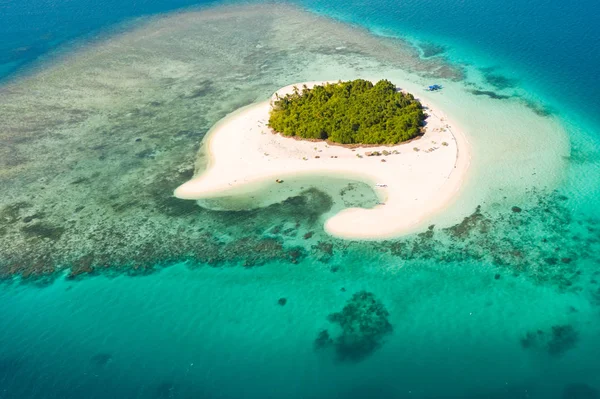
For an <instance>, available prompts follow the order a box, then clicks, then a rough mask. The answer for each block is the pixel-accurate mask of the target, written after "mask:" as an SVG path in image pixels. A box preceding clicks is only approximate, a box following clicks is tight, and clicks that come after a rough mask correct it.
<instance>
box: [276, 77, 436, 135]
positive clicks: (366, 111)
mask: <svg viewBox="0 0 600 399" xmlns="http://www.w3.org/2000/svg"><path fill="white" fill-rule="evenodd" d="M424 122H425V113H424V112H423V107H422V106H421V103H420V102H419V101H418V100H416V99H415V98H414V97H413V95H412V94H410V93H404V92H402V91H399V90H397V89H396V86H394V84H393V83H392V82H390V81H389V80H380V81H379V82H377V83H376V84H373V83H372V82H370V81H368V80H363V79H356V80H353V81H349V82H341V81H340V82H337V83H326V84H324V85H316V86H314V87H312V88H309V87H308V86H306V85H303V87H302V91H300V90H299V89H298V87H297V86H296V87H294V91H293V92H292V93H288V94H286V95H284V96H282V97H279V96H278V95H276V101H274V103H273V108H272V109H271V113H270V116H269V127H271V128H272V129H273V130H274V131H275V132H277V133H281V134H283V135H284V136H294V137H298V138H303V139H313V140H327V141H330V142H332V143H338V144H370V145H376V144H398V143H401V142H403V141H407V140H410V139H413V138H415V137H417V136H418V135H420V134H421V128H422V127H423V124H424Z"/></svg>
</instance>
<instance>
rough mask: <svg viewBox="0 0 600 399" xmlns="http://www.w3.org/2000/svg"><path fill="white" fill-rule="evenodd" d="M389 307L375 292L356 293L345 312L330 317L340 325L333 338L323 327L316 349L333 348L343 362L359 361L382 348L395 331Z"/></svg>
mask: <svg viewBox="0 0 600 399" xmlns="http://www.w3.org/2000/svg"><path fill="white" fill-rule="evenodd" d="M388 318H389V313H388V311H387V310H386V308H385V306H384V305H383V304H382V303H381V302H380V301H379V300H378V299H377V298H376V297H375V295H374V294H373V293H371V292H367V291H360V292H357V293H355V294H354V295H352V298H350V299H349V300H348V302H347V303H346V306H344V308H343V309H342V311H341V312H336V313H332V314H330V315H329V316H328V318H327V319H328V320H329V321H330V322H331V323H333V324H336V325H337V326H339V329H340V331H339V333H338V334H337V335H335V336H334V337H333V338H332V337H331V336H330V334H329V332H328V330H322V331H320V332H319V334H318V335H317V338H316V339H315V342H314V346H315V349H325V348H328V347H333V348H334V350H335V354H336V358H337V360H339V361H350V362H357V361H361V360H363V359H365V358H366V357H367V356H369V355H370V354H372V353H373V352H374V351H375V350H376V349H378V348H379V347H381V345H382V344H383V340H384V338H385V336H386V335H388V334H390V333H391V332H392V330H393V328H392V325H391V324H390V322H389V320H388Z"/></svg>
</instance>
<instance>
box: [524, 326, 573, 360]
mask: <svg viewBox="0 0 600 399" xmlns="http://www.w3.org/2000/svg"><path fill="white" fill-rule="evenodd" d="M578 339H579V333H578V332H577V330H575V328H574V327H573V326H571V325H568V324H567V325H555V326H552V328H550V330H549V331H544V330H537V331H529V332H528V333H527V334H526V335H525V337H524V338H522V339H521V346H522V347H523V348H524V349H538V350H544V351H546V352H547V353H548V354H549V355H552V356H559V355H562V354H564V353H565V352H567V351H569V350H571V349H573V348H574V347H575V346H576V345H577V341H578Z"/></svg>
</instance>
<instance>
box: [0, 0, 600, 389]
mask: <svg viewBox="0 0 600 399" xmlns="http://www.w3.org/2000/svg"><path fill="white" fill-rule="evenodd" d="M231 3H235V2H227V4H231ZM293 3H294V4H297V5H299V6H300V7H302V8H306V9H308V10H309V11H311V12H314V13H317V14H321V15H325V16H329V17H332V18H335V19H337V20H340V21H343V22H347V23H350V24H353V25H357V26H361V27H363V28H366V29H367V30H369V31H371V32H373V33H374V34H378V35H385V36H397V37H400V38H403V39H405V40H406V41H408V42H409V43H411V44H413V45H414V46H415V47H416V48H417V49H418V50H419V51H420V52H421V55H422V57H423V58H431V57H446V59H447V60H448V61H449V62H450V63H453V64H455V65H467V66H469V68H472V69H475V70H478V71H480V72H481V73H482V74H483V76H484V77H485V79H486V82H485V83H486V84H487V85H488V87H490V88H492V89H494V90H496V91H497V92H499V93H509V94H510V93H511V92H512V91H521V92H523V91H524V92H526V93H527V94H528V95H529V96H530V98H534V99H536V100H538V101H539V102H540V103H542V104H544V106H547V107H548V109H551V110H552V112H554V113H556V114H557V115H560V116H561V117H562V119H563V123H564V125H565V126H566V127H567V130H568V132H569V133H571V132H573V133H574V135H573V136H572V140H573V141H572V143H571V144H572V145H573V147H574V148H578V146H580V145H581V146H583V145H584V144H586V145H587V144H589V143H590V142H591V143H593V144H592V145H588V146H587V147H585V148H586V153H585V156H583V155H581V156H582V157H584V158H585V161H586V162H590V161H591V162H590V164H593V165H596V166H593V168H591V167H590V168H591V169H589V170H592V169H593V170H594V171H595V172H594V173H593V174H590V175H589V176H591V177H590V178H591V179H595V178H597V176H598V174H597V173H598V167H597V165H598V159H599V157H600V155H599V153H598V152H597V149H598V148H600V146H599V145H598V142H600V127H599V126H600V81H599V80H598V69H599V67H600V29H599V27H600V2H598V0H580V1H577V2H562V1H561V2H559V1H556V0H546V1H542V0H532V1H527V2H523V1H516V0H429V1H426V0H406V1H399V0H394V1H390V0H372V1H369V2H364V1H357V0H343V1H340V0H298V1H295V2H293ZM218 4H220V2H219V1H217V0H215V1H206V2H204V1H201V2H198V1H190V0H170V1H166V0H138V1H132V2H123V1H116V0H19V1H15V0H0V84H3V83H6V82H10V81H12V80H13V79H16V78H17V77H19V76H21V75H26V73H27V72H29V71H31V70H36V69H39V68H43V65H44V62H45V61H46V59H47V58H48V57H49V56H51V55H52V54H54V53H55V52H60V51H62V50H63V49H65V48H66V49H69V46H70V44H71V43H85V41H86V40H88V39H93V38H94V37H96V36H100V35H102V34H103V33H105V32H110V31H112V30H113V29H114V28H115V27H118V29H124V30H126V25H122V23H127V22H128V21H132V20H134V19H135V18H138V17H142V16H149V15H155V14H156V15H158V14H162V13H168V12H170V11H175V10H179V9H185V8H187V7H197V6H201V7H208V6H213V5H218ZM124 26H125V27H124ZM68 51H69V50H67V52H68ZM229 111H231V110H229ZM0 129H2V115H1V114H0ZM589 149H592V150H589ZM590 151H591V152H590ZM586 165H587V164H586ZM581 170H586V169H581ZM586 178H587V176H578V180H577V182H580V181H584V180H585V179H586ZM598 183H600V182H598ZM586 185H587V186H589V190H588V191H586V192H585V193H582V192H577V193H576V194H574V195H573V197H577V199H578V200H579V202H577V203H576V204H575V205H572V206H571V205H565V207H566V208H569V207H571V208H570V209H569V210H584V211H587V209H588V207H589V209H595V211H594V212H596V213H595V214H594V216H597V204H598V198H596V197H595V195H596V194H597V192H598V184H596V183H594V181H591V182H590V181H587V182H586ZM565 186H566V187H570V186H569V183H567V184H565ZM573 186H577V184H575V183H574V184H573ZM578 187H579V186H578ZM586 193H587V194H588V195H589V197H586ZM590 193H591V195H590ZM519 212H520V210H519ZM548 218H549V219H550V218H551V217H548ZM591 218H592V217H591V216H590V218H589V219H591ZM587 219H588V218H581V220H582V221H583V220H587ZM235 220H236V219H234V222H235ZM561 223H562V222H561ZM590 223H591V222H590ZM580 225H582V224H581V223H580ZM536 226H537V225H536ZM585 226H587V230H585V229H584V227H581V229H582V231H583V230H585V231H584V232H582V233H581V235H576V237H573V240H575V241H577V240H580V241H577V242H578V243H579V244H577V245H575V247H576V248H577V246H578V245H579V246H580V247H579V248H581V251H582V252H585V251H587V249H589V248H591V245H592V243H593V245H596V243H597V238H598V232H597V230H596V227H592V224H590V225H587V224H586V225H585ZM555 227H556V226H554V227H553V228H555ZM535 228H538V227H535ZM545 228H548V231H550V230H549V229H550V228H549V227H544V226H543V225H542V227H540V229H541V230H543V229H545ZM543 233H544V234H545V232H543ZM549 234H550V233H549ZM586 234H587V235H586ZM588 235H589V237H588ZM592 236H593V237H592ZM535 237H537V236H535ZM581 237H584V238H586V237H588V238H589V240H588V241H586V240H585V239H581ZM592 239H593V240H595V241H592ZM0 250H1V249H0ZM556 251H557V252H558V251H559V249H556ZM340 252H341V251H340ZM359 252H360V251H359ZM363 256H364V257H363ZM380 256H381V258H382V259H383V255H380V253H379V252H378V251H377V250H376V249H372V248H371V252H369V253H368V254H360V253H358V254H357V253H353V252H352V251H351V250H350V251H347V252H344V253H343V254H341V253H338V252H336V253H335V255H334V258H335V257H339V260H340V263H343V266H342V269H341V272H338V270H337V269H336V270H334V272H335V273H329V272H327V273H325V274H319V272H318V271H316V272H315V276H318V278H319V279H322V280H319V283H322V284H314V281H312V277H311V275H307V272H304V273H303V272H302V271H300V270H298V269H294V268H293V267H292V268H289V269H287V268H285V267H283V266H281V267H277V265H276V263H277V262H274V263H273V264H272V265H267V266H263V267H262V268H251V269H242V268H234V267H224V268H208V267H207V268H198V269H194V270H192V271H190V270H188V269H187V268H186V267H185V266H184V265H177V266H173V267H171V268H167V269H165V270H162V271H161V272H159V273H155V274H152V275H150V276H144V277H140V276H135V277H129V276H127V275H126V273H125V274H121V275H119V276H118V277H114V278H109V277H106V276H98V277H92V278H88V279H83V280H82V281H70V280H66V279H63V278H59V279H57V281H54V282H53V283H52V284H48V285H44V286H38V285H33V284H23V285H19V284H1V285H0V399H8V398H11V399H13V398H21V399H30V398H32V399H33V398H57V399H58V398H243V397H248V398H283V397H287V398H315V399H316V398H325V397H328V398H386V399H387V398H412V397H414V398H418V399H433V398H439V399H442V398H456V399H459V398H464V399H476V398H479V399H510V398H536V399H537V398H549V399H552V398H562V399H592V398H599V397H600V393H599V392H600V391H599V390H600V363H598V357H599V356H600V335H599V334H600V307H598V303H600V291H595V292H596V296H597V297H594V298H592V299H590V296H589V295H588V291H585V289H582V291H580V292H577V291H569V290H568V288H567V289H565V290H562V289H563V288H564V287H562V288H561V289H559V290H557V289H556V285H560V284H558V283H557V284H556V285H553V286H550V285H549V284H548V285H544V283H543V282H542V283H540V282H539V281H537V282H535V283H531V284H530V282H527V283H523V282H514V281H512V280H510V279H509V278H505V276H504V274H503V275H502V278H500V276H499V274H496V278H495V279H494V274H495V272H494V270H495V269H492V266H490V265H489V264H485V265H484V264H483V263H482V264H481V265H480V264H479V263H478V262H477V261H476V260H474V259H473V258H470V259H467V260H465V261H464V262H461V261H458V262H453V261H452V260H448V261H446V260H444V261H439V262H437V263H436V262H427V261H423V262H422V263H423V264H422V265H421V264H418V263H416V264H412V263H411V264H410V265H409V266H407V267H405V268H403V269H401V270H400V271H392V270H388V269H386V270H385V271H384V272H381V273H379V272H380V271H379V270H376V267H375V266H374V265H375V264H376V262H377V259H379V257H380ZM367 257H368V259H369V260H366V259H367ZM573 258H574V259H575V258H576V254H575V255H573ZM336 259H337V258H336ZM457 259H458V257H457ZM581 259H582V266H581V268H582V269H583V270H585V272H584V273H588V274H589V275H590V276H592V277H590V278H591V280H590V279H588V275H587V274H586V279H587V280H586V282H590V284H596V283H597V281H596V278H598V277H597V274H598V273H597V272H596V271H595V270H596V269H597V268H598V264H597V263H595V262H596V261H595V260H590V259H591V258H585V257H584V256H583V255H582V256H581ZM594 259H597V258H594ZM545 261H546V263H547V265H546V266H547V267H553V266H556V263H557V262H556V259H554V258H551V259H550V260H549V259H545ZM561 261H562V262H563V263H565V264H566V263H569V262H571V259H570V258H565V257H563V258H562V259H561ZM418 262H421V260H418ZM540 262H541V263H544V262H543V261H542V260H540ZM314 263H315V264H317V263H318V262H316V261H315V262H314ZM558 263H559V265H560V264H561V263H560V261H559V262H558ZM274 265H275V266H274ZM301 265H302V266H306V267H307V268H308V269H310V267H311V266H310V265H312V263H311V260H310V259H305V260H303V261H302V262H301ZM288 266H289V265H288ZM421 266H422V268H420V267H421ZM480 266H481V267H480ZM316 268H317V266H315V270H316ZM417 269H418V270H417ZM310 270H312V269H310ZM413 272H414V273H413ZM465 273H469V276H470V277H469V278H468V279H463V278H462V276H464V275H465ZM574 274H575V272H574ZM248 276H252V277H248ZM439 276H441V277H439ZM599 279H600V278H599ZM556 280H559V278H556ZM497 281H499V282H497ZM529 284H530V285H529ZM553 284H554V282H553ZM342 285H343V287H342ZM307 287H310V288H307ZM586 289H587V288H586ZM594 289H596V288H595V286H594ZM341 290H343V292H346V291H347V292H349V293H350V292H359V291H360V290H371V291H374V292H375V291H376V293H377V294H378V296H380V297H383V298H384V302H386V301H387V302H386V304H387V305H388V310H389V311H390V312H391V313H392V314H393V319H394V322H395V325H394V334H396V335H395V336H396V337H402V340H395V341H392V342H390V344H389V345H387V346H384V347H383V348H382V349H381V350H379V351H378V352H377V353H376V355H375V356H373V358H372V359H371V360H372V363H369V361H365V362H362V363H357V364H338V363H331V362H327V361H326V360H323V359H321V358H318V357H315V356H313V345H314V343H313V341H314V338H315V331H318V330H319V329H321V328H322V325H323V323H324V320H326V318H327V314H328V313H330V312H332V311H335V310H341V308H342V307H343V305H344V303H345V302H344V300H343V299H340V298H337V297H335V295H338V294H339V292H340V291H341ZM266 292H269V296H267V295H265V293H266ZM408 292H410V293H411V294H407V293H408ZM488 294H489V296H488ZM280 296H285V297H286V298H287V304H285V306H278V305H276V302H277V298H279V297H280ZM334 297H335V298H334ZM517 297H518V298H519V300H518V301H517V300H514V298H517ZM406 298H410V299H406ZM444 298H446V299H447V298H454V299H455V300H454V301H453V302H452V303H450V302H446V299H444ZM346 299H347V298H346ZM392 299H393V300H394V301H395V302H393V301H392ZM392 303H393V304H392ZM256 320H265V325H267V324H269V323H270V324H269V327H268V328H267V327H265V326H263V325H256ZM481 320H484V321H481ZM530 320H535V321H536V323H538V324H539V323H542V324H543V323H546V324H543V325H540V326H539V328H540V330H537V331H536V328H538V324H536V323H533V322H532V323H529V322H528V321H530ZM400 321H401V322H402V323H403V324H401V325H400V324H399V323H400ZM513 322H514V323H515V324H510V323H513ZM569 323H571V324H573V325H576V326H577V331H579V332H578V333H577V334H574V333H573V334H571V330H569V328H564V329H563V326H564V325H570V324H569ZM482 326H484V327H482ZM541 329H544V330H543V331H542V330H541ZM423 331H425V333H423ZM527 331H533V333H532V334H533V335H532V336H530V335H524V332H527ZM178 332H182V333H181V334H178ZM241 332H243V334H242V333H241ZM536 334H537V335H536ZM544 334H546V335H544ZM552 334H554V335H552ZM550 335H552V336H553V338H540V337H542V336H545V337H548V336H550ZM575 336H576V338H575ZM431 337H433V338H432V339H431V340H428V339H429V338H431ZM536 337H538V338H536ZM544 339H545V340H548V339H549V341H548V342H546V341H544ZM553 339H554V340H558V341H560V343H561V344H564V346H566V347H567V349H564V352H565V353H566V354H563V353H562V351H563V349H562V347H561V348H560V349H559V350H557V351H558V352H560V357H559V356H555V355H556V353H552V351H553V347H552V345H554V341H553ZM536 340H537V341H536ZM399 341H401V342H399ZM541 341H543V342H544V343H543V344H541V345H542V346H544V345H546V346H548V347H549V352H550V354H549V355H548V353H546V351H545V350H541V351H540V352H544V353H542V354H539V353H536V352H535V351H530V352H527V354H526V355H523V353H522V352H523V348H522V347H526V346H527V345H530V346H533V347H535V346H536V342H541ZM572 341H577V345H576V349H575V350H571V349H572V347H571V346H573V345H572V344H573V342H572ZM507 342H510V343H512V344H514V345H512V346H511V345H507V344H506V343H507ZM519 342H521V345H519ZM532 342H533V343H532ZM298 343H301V344H302V345H304V346H302V347H300V346H298ZM557 345H558V344H557ZM570 345H571V346H570ZM559 346H560V345H559ZM299 348H301V349H299ZM417 348H419V349H421V350H422V349H423V348H430V349H431V351H430V352H423V351H419V349H417ZM531 353H534V354H533V355H531V356H530V354H531ZM387 366H389V367H387ZM377 367H379V368H377ZM565 385H566V386H567V388H565ZM399 386H400V387H401V388H399ZM411 387H416V388H415V389H414V390H413V388H411ZM445 387H447V389H446V388H445ZM530 387H533V388H535V391H530ZM463 388H464V389H463ZM533 388H532V389H533ZM445 392H450V393H448V394H445Z"/></svg>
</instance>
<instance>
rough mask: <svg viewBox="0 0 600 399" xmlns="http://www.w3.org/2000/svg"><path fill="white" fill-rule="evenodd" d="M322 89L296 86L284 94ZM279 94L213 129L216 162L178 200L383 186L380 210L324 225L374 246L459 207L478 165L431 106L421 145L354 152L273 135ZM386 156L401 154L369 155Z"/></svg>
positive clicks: (208, 145)
mask: <svg viewBox="0 0 600 399" xmlns="http://www.w3.org/2000/svg"><path fill="white" fill-rule="evenodd" d="M322 83H323V82H308V83H299V84H295V85H289V86H286V87H284V88H282V89H280V90H278V91H277V92H276V94H279V95H284V94H285V93H287V92H289V91H291V90H293V87H294V86H301V85H303V84H306V85H307V86H309V87H310V86H313V85H315V84H322ZM274 96H275V94H273V97H272V98H271V100H269V101H265V102H262V103H258V104H253V105H250V106H247V107H245V108H242V109H240V110H238V111H236V112H234V113H233V114H230V115H228V116H227V117H225V118H224V119H222V120H221V121H219V122H218V123H217V124H216V125H215V126H214V127H213V128H212V129H211V131H210V132H209V134H208V135H207V136H206V138H205V141H204V143H203V146H204V148H205V149H206V150H207V154H208V157H209V161H208V164H207V167H206V170H205V171H204V172H203V173H201V174H200V175H198V176H195V177H194V178H193V179H192V180H190V181H189V182H187V183H185V184H183V185H181V186H180V187H178V188H177V189H176V190H175V196H176V197H178V198H182V199H209V198H220V197H230V196H239V195H244V194H247V193H248V192H251V191H256V190H257V189H258V188H257V187H256V186H257V185H260V184H261V183H268V182H273V181H275V180H277V179H279V180H285V179H286V178H288V179H289V178H291V177H294V176H302V175H312V176H315V177H318V176H336V177H345V178H350V179H354V180H360V181H363V182H366V183H367V184H371V185H375V184H385V185H386V187H377V188H375V190H376V191H377V192H378V194H379V196H380V198H381V202H382V203H381V204H380V205H377V206H375V207H373V208H371V209H364V208H349V209H344V210H342V211H341V212H339V213H337V214H336V215H334V216H332V217H331V218H329V219H328V220H326V222H325V226H324V228H325V230H326V231H327V233H329V234H331V235H334V236H337V237H340V238H346V239H361V240H373V239H386V238H391V237H396V236H399V235H402V234H406V233H410V232H412V231H414V230H415V229H417V228H420V227H422V226H423V224H424V223H425V222H427V221H428V220H429V219H430V218H431V217H432V216H433V215H435V214H436V213H438V212H439V211H441V210H442V209H444V208H445V207H446V206H447V205H449V204H450V203H451V202H452V201H453V199H454V198H455V197H456V194H457V193H458V191H459V190H460V188H461V186H462V183H463V180H464V177H465V175H466V172H467V170H468V167H469V163H470V152H469V146H468V142H467V140H466V138H465V137H464V135H463V134H462V133H461V132H460V131H459V130H456V131H455V130H454V129H453V128H452V127H450V126H449V124H448V123H447V121H446V119H445V117H440V116H439V114H438V112H437V110H436V109H433V108H432V107H431V106H430V104H429V103H428V102H423V100H421V99H419V100H420V101H421V102H422V103H423V105H424V106H425V107H426V111H427V113H428V114H429V117H428V118H427V126H426V127H425V134H424V135H423V136H422V137H421V139H419V140H416V141H412V142H408V143H403V144H399V145H396V146H378V147H368V148H363V147H359V148H346V147H341V146H333V145H329V144H328V143H325V142H313V141H304V140H293V139H290V138H288V137H283V136H281V135H279V134H274V133H272V131H271V130H270V129H269V128H268V127H267V126H266V124H267V121H268V117H269V110H270V107H271V101H272V99H273V98H274ZM442 143H445V144H444V145H442ZM415 148H418V151H417V150H415ZM383 150H386V151H389V152H394V153H393V154H390V155H387V156H366V155H364V153H365V152H369V151H380V152H382V151H383ZM407 193H410V194H408V195H407Z"/></svg>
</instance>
